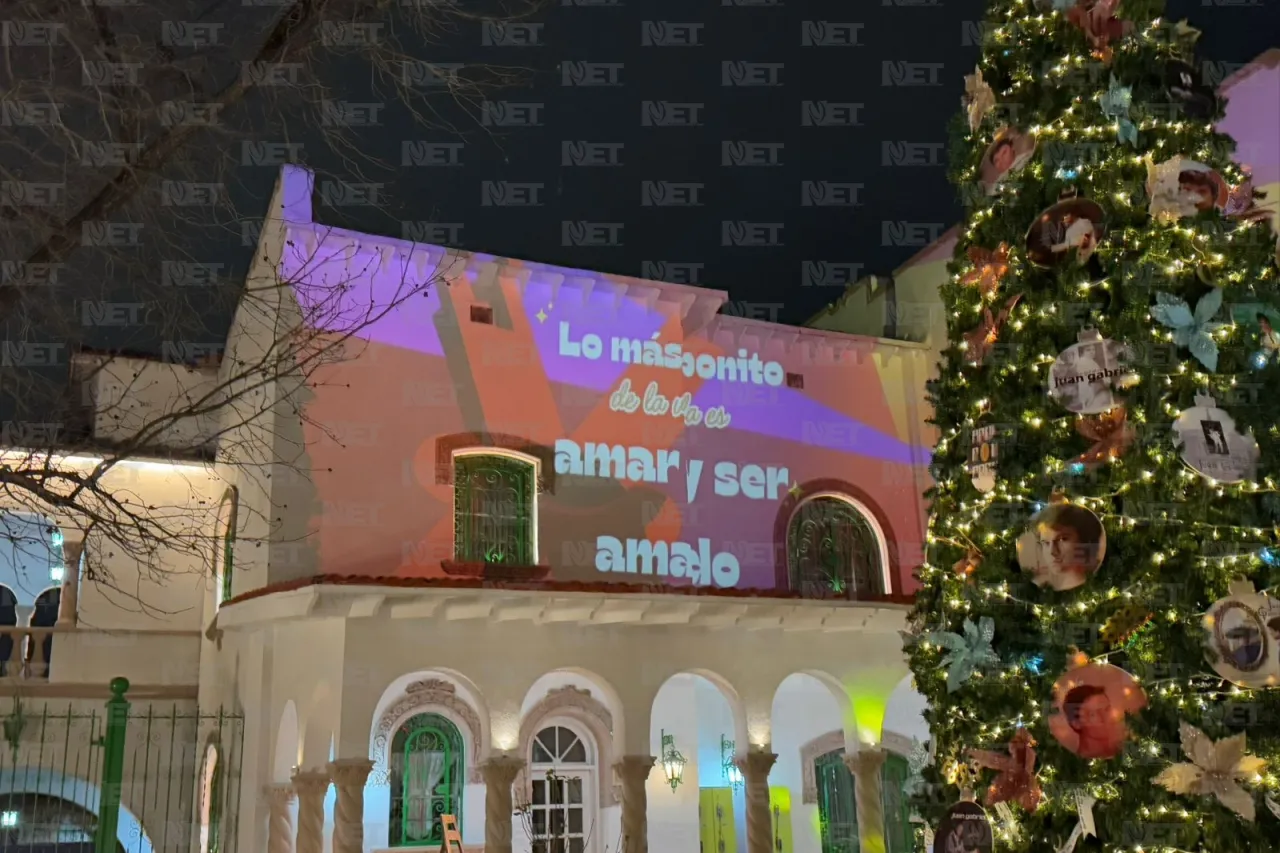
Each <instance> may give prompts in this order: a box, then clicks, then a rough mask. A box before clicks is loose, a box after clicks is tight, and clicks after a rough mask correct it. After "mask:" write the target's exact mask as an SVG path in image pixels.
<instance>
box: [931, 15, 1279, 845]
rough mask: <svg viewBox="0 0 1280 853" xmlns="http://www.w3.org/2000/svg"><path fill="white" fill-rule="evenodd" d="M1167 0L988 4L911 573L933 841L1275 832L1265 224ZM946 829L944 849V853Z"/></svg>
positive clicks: (1269, 263)
mask: <svg viewBox="0 0 1280 853" xmlns="http://www.w3.org/2000/svg"><path fill="white" fill-rule="evenodd" d="M1163 6H1164V3H1163V0H1119V2H1118V0H1079V2H1077V0H991V2H989V3H988V8H989V14H988V20H987V29H986V34H987V42H986V45H985V47H984V49H983V53H982V57H981V61H980V64H979V66H978V68H977V69H976V70H975V72H974V74H973V75H971V76H970V77H968V78H967V79H966V86H965V91H966V98H965V109H964V110H963V112H962V115H961V116H960V117H959V118H958V121H957V124H956V132H955V135H954V138H953V140H952V150H953V152H954V164H953V180H954V182H955V183H956V184H957V186H958V187H960V189H961V192H962V195H963V198H964V202H965V205H966V208H967V217H966V221H965V222H964V224H963V225H962V228H961V232H960V237H959V244H958V246H957V253H956V260H955V262H954V264H953V266H952V267H951V271H952V279H951V281H950V283H949V284H948V285H947V286H946V287H945V288H944V289H943V294H942V295H943V302H944V304H945V307H946V309H947V311H948V318H949V326H950V346H949V348H948V349H947V350H945V351H944V353H943V362H942V364H941V367H940V370H939V377H940V378H939V379H938V380H937V382H936V384H935V385H934V387H933V388H932V395H933V403H934V406H935V422H936V424H937V425H938V428H939V432H940V441H939V444H938V448H937V451H936V454H935V456H934V479H935V482H936V487H935V488H934V489H933V490H932V491H931V492H930V493H929V498H930V500H931V502H932V517H931V521H930V528H929V550H928V553H927V563H926V565H924V566H923V567H921V569H920V570H919V577H920V580H921V582H922V584H923V589H922V590H921V592H920V594H919V596H918V599H917V604H916V607H915V609H914V611H913V613H912V618H911V623H910V630H909V631H908V632H907V636H906V642H907V649H908V654H909V657H910V661H911V668H912V671H913V673H914V676H915V683H916V687H917V689H918V690H919V691H920V692H921V693H922V694H923V695H924V696H925V697H926V699H927V700H928V702H929V711H928V712H927V719H928V723H929V726H930V730H931V734H932V740H931V742H930V744H929V752H930V755H931V762H930V763H929V765H928V766H927V767H926V768H925V769H924V771H923V775H922V779H921V780H920V782H919V784H917V785H916V786H915V788H916V793H917V797H916V801H917V807H918V811H919V814H920V816H921V818H922V819H923V823H924V825H925V826H927V827H928V829H927V830H926V831H925V832H924V833H923V834H924V835H925V836H926V838H925V839H924V840H923V843H924V844H927V845H928V846H929V849H930V850H931V851H932V850H935V849H936V851H938V853H971V851H976V850H984V849H990V847H991V839H990V837H989V836H988V837H987V838H986V839H985V840H984V838H983V834H984V831H985V830H984V827H986V826H987V825H988V824H987V822H988V821H989V824H990V827H991V830H993V831H994V843H995V847H996V849H999V850H1009V851H1036V853H1041V851H1045V852H1046V853H1048V851H1066V850H1071V849H1079V850H1102V851H1121V850H1124V851H1145V853H1154V851H1170V853H1171V852H1172V851H1197V853H1198V852H1199V851H1205V853H1260V852H1261V851H1267V850H1280V599H1277V598H1272V597H1271V596H1270V595H1269V594H1268V590H1277V589H1280V543H1278V539H1277V533H1278V532H1280V531H1278V530H1277V527H1276V525H1277V522H1278V520H1280V499H1277V484H1278V483H1280V427H1278V424H1280V364H1277V359H1276V353H1277V348H1278V347H1280V337H1277V335H1276V333H1275V331H1273V329H1274V328H1277V327H1278V326H1277V324H1280V283H1278V280H1277V278H1278V271H1277V268H1276V265H1277V258H1276V252H1277V249H1276V237H1275V234H1274V232H1273V231H1272V227H1271V225H1270V223H1269V221H1268V219H1267V215H1266V213H1267V212H1266V211H1260V210H1259V209H1258V207H1257V202H1256V200H1255V193H1254V191H1253V189H1252V186H1251V184H1250V180H1249V175H1248V173H1247V170H1246V169H1245V168H1243V167H1242V166H1241V165H1239V164H1237V163H1236V162H1234V161H1233V154H1234V151H1235V146H1234V142H1233V141H1232V140H1231V139H1229V138H1227V137H1225V136H1223V135H1221V134H1219V133H1217V132H1216V131H1215V129H1214V124H1215V122H1216V121H1217V120H1218V119H1219V118H1220V117H1221V116H1222V109H1223V104H1222V103H1220V102H1219V101H1218V99H1217V98H1216V97H1215V94H1214V92H1213V90H1212V89H1210V88H1209V87H1206V86H1205V85H1203V84H1202V83H1201V81H1200V80H1199V79H1198V74H1197V72H1196V70H1195V64H1194V62H1195V56H1194V50H1195V40H1196V35H1197V33H1196V31H1195V30H1193V29H1191V28H1190V27H1188V26H1187V25H1186V24H1185V23H1181V24H1179V23H1171V22H1167V21H1164V20H1162V19H1161V18H1160V15H1161V14H1162V12H1163ZM935 844H936V847H935Z"/></svg>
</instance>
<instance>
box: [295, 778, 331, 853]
mask: <svg viewBox="0 0 1280 853" xmlns="http://www.w3.org/2000/svg"><path fill="white" fill-rule="evenodd" d="M293 790H294V791H296V792H297V794H298V843H297V846H296V848H295V849H296V850H297V853H324V795H325V794H327V793H329V774H328V773H327V772H325V771H324V770H306V771H299V772H297V773H294V774H293Z"/></svg>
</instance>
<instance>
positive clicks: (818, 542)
mask: <svg viewBox="0 0 1280 853" xmlns="http://www.w3.org/2000/svg"><path fill="white" fill-rule="evenodd" d="M787 573H788V577H789V580H790V584H791V589H792V590H794V591H796V592H799V593H800V594H801V595H803V596H804V597H805V598H853V599H857V598H865V597H867V596H872V595H882V594H884V591H885V590H884V566H883V563H882V561H881V558H880V539H879V537H878V536H877V535H876V532H875V529H874V528H873V527H872V526H871V523H870V522H869V521H867V519H866V517H865V516H864V515H863V514H862V513H861V512H859V511H858V508H857V507H856V506H854V505H853V504H852V503H850V502H849V501H847V500H844V499H842V498H840V497H838V496H836V495H817V496H815V497H812V498H809V499H808V500H806V501H804V502H803V503H801V504H800V505H799V506H798V507H796V510H795V512H794V514H792V516H791V520H790V522H789V523H788V524H787Z"/></svg>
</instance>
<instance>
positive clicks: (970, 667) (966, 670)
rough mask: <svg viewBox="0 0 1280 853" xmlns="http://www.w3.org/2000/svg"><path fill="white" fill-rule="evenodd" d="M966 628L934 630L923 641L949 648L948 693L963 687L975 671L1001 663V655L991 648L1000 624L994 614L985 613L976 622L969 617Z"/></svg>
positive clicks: (965, 621) (946, 667)
mask: <svg viewBox="0 0 1280 853" xmlns="http://www.w3.org/2000/svg"><path fill="white" fill-rule="evenodd" d="M963 630H964V633H963V634H956V633H954V632H952V631H931V632H929V633H928V634H925V635H924V636H923V637H921V640H922V641H924V642H926V643H935V644H937V645H939V646H941V647H942V648H944V649H946V650H947V654H946V657H944V658H943V659H942V666H943V667H944V668H945V669H946V670H947V692H948V693H954V692H955V691H957V690H959V689H960V688H961V687H962V686H963V685H964V683H965V682H966V681H968V680H969V679H970V678H972V677H973V675H974V673H976V672H980V671H981V670H983V669H985V668H986V667H988V666H993V665H995V664H997V663H999V662H1000V657H999V655H997V654H996V653H995V649H993V648H992V647H991V640H992V639H993V638H994V637H995V635H996V623H995V621H994V620H993V619H991V617H989V616H983V617H982V618H981V619H979V620H978V624H976V625H975V624H973V621H972V620H970V619H966V620H964V628H963Z"/></svg>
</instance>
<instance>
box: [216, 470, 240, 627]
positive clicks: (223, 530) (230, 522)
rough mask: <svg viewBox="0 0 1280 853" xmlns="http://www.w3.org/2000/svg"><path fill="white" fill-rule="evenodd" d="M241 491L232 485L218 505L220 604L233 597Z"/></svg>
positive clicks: (217, 540) (217, 550) (217, 542)
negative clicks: (237, 515) (233, 570)
mask: <svg viewBox="0 0 1280 853" xmlns="http://www.w3.org/2000/svg"><path fill="white" fill-rule="evenodd" d="M239 503H240V492H239V490H238V489H236V487H235V486H230V487H228V488H227V491H226V492H225V493H224V494H223V495H222V503H221V504H219V505H218V527H217V538H216V540H215V542H214V565H213V572H214V575H215V577H217V579H218V581H217V583H218V604H219V605H221V604H222V602H224V601H226V600H228V599H229V598H231V578H232V569H233V567H234V562H233V555H234V552H235V544H236V512H237V510H238V509H239Z"/></svg>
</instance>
